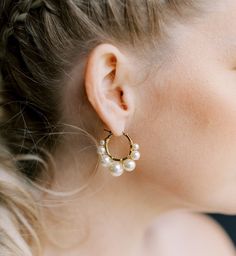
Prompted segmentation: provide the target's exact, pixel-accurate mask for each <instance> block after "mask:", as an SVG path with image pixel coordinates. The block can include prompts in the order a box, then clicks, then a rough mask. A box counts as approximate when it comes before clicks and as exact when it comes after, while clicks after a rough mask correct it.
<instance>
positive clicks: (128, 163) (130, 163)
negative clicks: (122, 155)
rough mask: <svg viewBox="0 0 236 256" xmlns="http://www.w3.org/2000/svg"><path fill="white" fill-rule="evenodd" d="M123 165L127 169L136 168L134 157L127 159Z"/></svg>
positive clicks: (129, 170)
mask: <svg viewBox="0 0 236 256" xmlns="http://www.w3.org/2000/svg"><path fill="white" fill-rule="evenodd" d="M123 166H124V169H125V170H126V171H128V172H131V171H133V170H134V169H135V167H136V163H135V162H134V161H133V160H132V159H125V160H124V162H123Z"/></svg>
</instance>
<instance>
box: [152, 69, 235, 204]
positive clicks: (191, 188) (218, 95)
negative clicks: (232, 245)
mask: <svg viewBox="0 0 236 256" xmlns="http://www.w3.org/2000/svg"><path fill="white" fill-rule="evenodd" d="M198 77H200V76H198ZM234 79H235V78H234ZM214 81H215V82H214ZM221 81H222V83H221ZM223 81H224V82H223ZM226 81H227V79H226V78H225V77H223V76H222V77H219V76H218V77H217V78H214V79H212V80H211V82H209V74H206V79H204V75H203V73H201V79H199V78H198V79H194V81H189V80H185V81H184V80H182V81H180V80H179V82H178V84H177V83H176V84H170V85H169V86H168V88H167V89H166V90H165V91H164V90H163V91H162V92H161V95H160V96H161V97H160V99H161V100H160V101H159V103H158V106H157V109H158V112H157V115H156V119H155V122H154V123H153V126H152V131H151V132H152V134H154V135H155V144H153V145H152V150H153V152H155V154H153V159H152V160H153V161H150V162H152V163H153V164H155V166H153V169H152V170H153V172H152V174H153V175H154V176H155V179H156V181H157V182H158V183H159V184H161V186H163V187H164V188H165V189H167V190H168V191H171V192H172V193H173V194H175V195H178V196H179V197H181V198H185V199H186V200H187V201H189V202H191V203H194V202H195V203H196V204H198V205H200V204H201V205H207V206H208V207H210V205H211V204H212V207H213V208H214V207H215V204H217V201H218V203H219V204H220V203H221V204H222V202H223V201H224V202H226V201H227V200H230V201H229V202H231V203H232V201H233V200H234V198H235V196H236V79H235V88H234V87H233V86H232V85H233V83H232V81H233V80H230V81H229V80H228V83H226ZM150 157H151V158H152V156H149V158H150ZM203 201H204V202H203Z"/></svg>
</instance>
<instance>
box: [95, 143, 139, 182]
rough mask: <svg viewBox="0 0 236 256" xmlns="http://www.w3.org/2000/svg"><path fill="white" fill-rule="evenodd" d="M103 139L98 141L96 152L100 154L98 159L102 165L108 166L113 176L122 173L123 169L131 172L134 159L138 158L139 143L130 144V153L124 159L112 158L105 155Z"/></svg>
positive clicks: (134, 165)
mask: <svg viewBox="0 0 236 256" xmlns="http://www.w3.org/2000/svg"><path fill="white" fill-rule="evenodd" d="M105 144H106V142H105V140H101V141H100V145H99V146H98V148H97V153H98V154H99V155H100V161H101V164H102V166H104V167H108V168H109V170H110V172H111V174H112V175H113V176H116V177H117V176H120V175H122V174H123V173H124V171H127V172H132V171H133V170H134V169H135V167H136V163H135V161H136V160H138V159H139V158H140V152H139V151H138V150H139V145H138V144H137V143H134V144H132V145H131V147H132V148H131V153H130V155H129V157H128V158H127V159H125V160H119V161H117V160H113V159H112V158H111V157H110V156H109V155H107V151H106V148H105Z"/></svg>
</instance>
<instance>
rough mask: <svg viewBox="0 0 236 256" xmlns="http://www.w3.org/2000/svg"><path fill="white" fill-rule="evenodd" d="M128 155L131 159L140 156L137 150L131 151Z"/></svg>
mask: <svg viewBox="0 0 236 256" xmlns="http://www.w3.org/2000/svg"><path fill="white" fill-rule="evenodd" d="M130 157H131V158H132V159H133V160H139V158H140V153H139V151H132V152H131V155H130Z"/></svg>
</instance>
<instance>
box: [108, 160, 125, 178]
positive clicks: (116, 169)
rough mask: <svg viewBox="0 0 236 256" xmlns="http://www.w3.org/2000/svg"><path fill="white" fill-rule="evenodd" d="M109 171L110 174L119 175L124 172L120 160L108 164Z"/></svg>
mask: <svg viewBox="0 0 236 256" xmlns="http://www.w3.org/2000/svg"><path fill="white" fill-rule="evenodd" d="M109 168H110V171H111V174H112V175H113V176H116V177H117V176H120V175H121V174H122V173H123V172H124V169H123V166H122V164H121V163H120V162H117V161H114V162H113V163H112V164H111V165H110V167H109Z"/></svg>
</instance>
